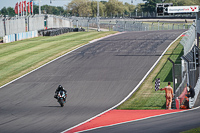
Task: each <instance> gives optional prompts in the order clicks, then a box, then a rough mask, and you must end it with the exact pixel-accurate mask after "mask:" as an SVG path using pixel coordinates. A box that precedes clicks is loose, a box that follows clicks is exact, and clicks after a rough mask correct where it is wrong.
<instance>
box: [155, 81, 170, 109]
mask: <svg viewBox="0 0 200 133" xmlns="http://www.w3.org/2000/svg"><path fill="white" fill-rule="evenodd" d="M170 85H171V83H170V82H168V86H166V87H165V88H161V89H159V90H161V91H163V90H165V97H166V109H171V105H172V98H173V96H174V93H173V88H172V87H171V86H170Z"/></svg>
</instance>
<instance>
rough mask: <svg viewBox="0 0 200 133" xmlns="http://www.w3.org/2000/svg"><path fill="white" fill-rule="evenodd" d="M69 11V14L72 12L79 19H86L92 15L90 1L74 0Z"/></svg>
mask: <svg viewBox="0 0 200 133" xmlns="http://www.w3.org/2000/svg"><path fill="white" fill-rule="evenodd" d="M67 9H68V11H69V12H70V11H71V13H72V15H75V16H79V17H86V16H88V14H92V9H91V2H90V0H72V1H71V2H70V3H69V4H68V6H67Z"/></svg>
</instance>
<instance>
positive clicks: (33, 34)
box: [16, 30, 38, 41]
mask: <svg viewBox="0 0 200 133" xmlns="http://www.w3.org/2000/svg"><path fill="white" fill-rule="evenodd" d="M34 37H38V31H37V30H35V31H29V32H22V33H17V34H16V41H19V40H23V39H28V38H34Z"/></svg>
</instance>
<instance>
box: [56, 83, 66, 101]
mask: <svg viewBox="0 0 200 133" xmlns="http://www.w3.org/2000/svg"><path fill="white" fill-rule="evenodd" d="M59 91H64V92H65V96H66V97H67V91H66V90H65V89H64V87H62V85H59V86H58V88H57V89H56V91H55V95H54V98H56V99H57V96H58V93H59ZM65 100H66V99H65Z"/></svg>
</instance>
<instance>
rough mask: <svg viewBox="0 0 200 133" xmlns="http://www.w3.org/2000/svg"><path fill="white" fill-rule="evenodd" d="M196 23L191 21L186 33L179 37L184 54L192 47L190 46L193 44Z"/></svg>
mask: <svg viewBox="0 0 200 133" xmlns="http://www.w3.org/2000/svg"><path fill="white" fill-rule="evenodd" d="M195 25H196V24H195V23H193V25H191V27H190V28H189V30H188V31H187V33H186V34H185V35H184V36H183V38H182V39H181V41H180V43H181V44H182V45H183V47H184V55H186V54H187V53H188V52H189V51H190V50H191V48H192V46H193V45H194V44H195V34H196V32H195V29H196V26H195Z"/></svg>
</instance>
